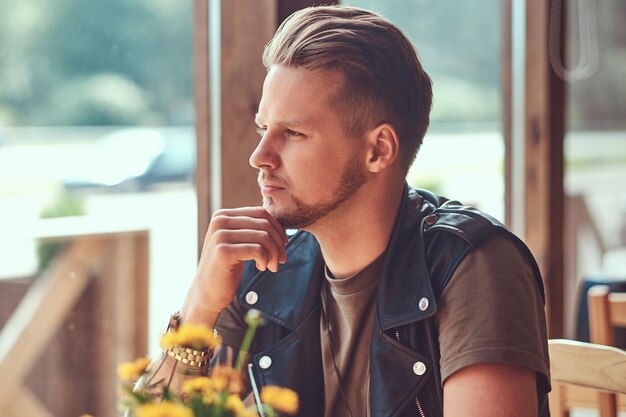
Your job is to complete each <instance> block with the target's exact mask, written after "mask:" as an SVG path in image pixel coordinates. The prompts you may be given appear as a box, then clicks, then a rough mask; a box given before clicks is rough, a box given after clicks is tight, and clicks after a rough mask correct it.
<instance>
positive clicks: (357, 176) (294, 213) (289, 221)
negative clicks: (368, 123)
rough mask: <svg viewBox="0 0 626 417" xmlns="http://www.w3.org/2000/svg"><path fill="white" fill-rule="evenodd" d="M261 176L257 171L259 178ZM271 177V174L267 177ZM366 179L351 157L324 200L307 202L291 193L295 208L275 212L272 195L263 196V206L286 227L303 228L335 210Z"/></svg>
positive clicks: (356, 161)
mask: <svg viewBox="0 0 626 417" xmlns="http://www.w3.org/2000/svg"><path fill="white" fill-rule="evenodd" d="M262 176H263V174H262V173H259V178H261V177H262ZM269 178H271V179H273V178H272V177H271V176H270V177H269ZM366 181H367V178H366V176H365V174H364V173H363V169H362V166H361V164H360V162H359V160H358V159H357V158H352V159H351V160H349V161H347V162H346V165H345V166H344V168H343V172H342V173H341V178H340V179H339V182H338V183H337V186H336V187H335V189H334V190H333V191H332V193H331V195H330V196H329V197H328V198H327V199H325V200H324V201H321V202H318V203H313V204H307V203H304V202H303V201H302V200H300V199H298V198H297V197H295V196H293V195H291V200H292V202H293V205H294V206H295V208H293V209H292V210H290V211H285V212H276V210H273V209H272V208H273V207H272V206H273V204H274V202H273V199H272V197H264V198H263V207H264V208H265V209H266V210H267V211H268V212H269V213H270V214H272V215H273V216H274V217H276V220H278V222H279V223H280V224H281V225H282V226H283V227H284V228H286V229H304V228H306V227H308V226H310V225H312V224H313V223H315V222H317V221H318V220H320V219H321V218H323V217H325V216H326V215H328V214H329V213H331V212H333V211H334V210H336V209H337V208H338V207H339V206H341V205H342V204H343V203H344V202H345V201H346V200H348V199H349V198H350V197H352V196H353V195H354V193H356V192H357V191H358V190H359V189H360V188H361V186H362V185H363V184H365V182H366Z"/></svg>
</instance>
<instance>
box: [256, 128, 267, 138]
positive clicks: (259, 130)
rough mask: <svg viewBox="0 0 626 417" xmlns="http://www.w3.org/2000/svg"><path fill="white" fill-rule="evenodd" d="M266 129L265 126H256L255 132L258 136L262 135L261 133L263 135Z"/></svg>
mask: <svg viewBox="0 0 626 417" xmlns="http://www.w3.org/2000/svg"><path fill="white" fill-rule="evenodd" d="M266 131H267V128H265V127H257V128H256V133H258V134H259V136H260V137H263V135H265V132H266Z"/></svg>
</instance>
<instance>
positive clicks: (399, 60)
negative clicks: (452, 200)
mask: <svg viewBox="0 0 626 417" xmlns="http://www.w3.org/2000/svg"><path fill="white" fill-rule="evenodd" d="M263 65H265V67H266V68H268V69H269V67H270V66H272V65H286V66H295V67H300V68H304V69H307V70H311V71H315V70H336V71H338V72H339V73H340V74H341V76H342V81H343V82H342V85H341V87H340V89H339V91H338V93H337V95H336V97H335V100H334V101H335V104H336V109H337V111H338V114H339V118H340V120H341V121H342V124H343V126H344V129H345V131H346V134H348V135H350V136H354V137H358V136H361V135H362V134H363V133H364V132H365V131H366V129H368V128H370V129H371V128H373V127H375V126H377V125H379V124H381V123H390V124H391V125H392V126H393V127H394V128H395V130H396V131H397V133H398V137H399V141H400V149H401V161H402V163H403V165H404V168H405V170H408V168H409V167H410V165H411V163H412V162H413V160H414V159H415V155H416V154H417V151H418V150H419V148H420V146H421V144H422V139H423V138H424V134H425V133H426V129H427V128H428V122H429V114H430V108H431V104H432V83H431V80H430V77H429V76H428V74H426V72H425V71H424V69H423V68H422V65H421V63H420V61H419V59H418V57H417V54H416V52H415V48H414V47H413V45H412V44H411V42H410V41H409V40H408V39H407V37H406V36H405V35H404V34H403V33H402V32H401V31H400V29H398V28H397V27H396V26H394V25H393V24H391V23H390V22H389V21H387V20H386V19H385V18H383V17H382V16H380V15H378V14H376V13H373V12H371V11H368V10H363V9H359V8H355V7H345V6H320V7H309V8H306V9H302V10H299V11H297V12H295V13H293V14H292V15H291V16H289V17H288V18H287V19H286V20H285V21H284V22H283V23H282V24H281V25H280V27H279V28H278V31H277V32H276V34H275V35H274V37H273V38H272V40H271V41H270V42H269V43H268V44H267V45H266V47H265V51H264V53H263Z"/></svg>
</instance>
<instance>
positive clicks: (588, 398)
mask: <svg viewBox="0 0 626 417" xmlns="http://www.w3.org/2000/svg"><path fill="white" fill-rule="evenodd" d="M559 395H560V398H561V401H562V403H561V408H562V409H563V410H568V409H571V408H587V409H597V408H598V391H597V390H595V389H592V388H586V387H577V386H574V385H568V386H565V385H563V384H559V383H557V382H553V384H552V392H551V393H550V397H551V398H550V411H551V412H552V415H553V416H554V417H557V416H559V414H558V413H557V411H556V409H555V408H553V404H554V402H555V401H554V400H556V398H558V397H559ZM617 404H618V409H619V410H620V411H622V412H626V394H617Z"/></svg>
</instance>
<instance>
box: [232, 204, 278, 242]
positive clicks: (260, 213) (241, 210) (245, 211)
mask: <svg viewBox="0 0 626 417" xmlns="http://www.w3.org/2000/svg"><path fill="white" fill-rule="evenodd" d="M219 212H221V213H223V214H224V215H227V216H230V217H236V216H247V217H256V218H259V217H261V218H264V219H266V220H267V221H269V222H270V223H271V224H272V226H273V227H274V229H276V231H277V232H278V233H279V235H280V236H281V238H282V239H283V240H284V241H285V243H287V242H288V241H289V237H288V236H287V234H286V233H285V228H284V227H283V226H282V225H281V224H280V222H279V221H278V220H276V218H275V217H274V216H272V215H271V214H270V213H269V212H268V211H267V210H265V209H264V208H263V207H238V208H233V209H221V210H219Z"/></svg>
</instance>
